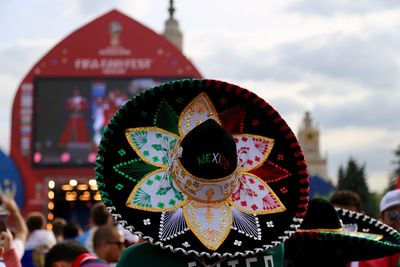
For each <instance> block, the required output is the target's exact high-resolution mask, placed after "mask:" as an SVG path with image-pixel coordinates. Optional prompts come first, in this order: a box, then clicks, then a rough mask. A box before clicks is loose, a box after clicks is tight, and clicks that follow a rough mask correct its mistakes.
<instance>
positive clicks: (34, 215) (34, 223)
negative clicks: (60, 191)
mask: <svg viewBox="0 0 400 267" xmlns="http://www.w3.org/2000/svg"><path fill="white" fill-rule="evenodd" d="M45 224H46V219H45V217H44V215H43V213H41V212H38V211H33V212H31V213H29V214H28V217H27V218H26V226H27V227H28V230H29V233H32V232H33V231H35V230H39V229H43V227H44V226H45Z"/></svg>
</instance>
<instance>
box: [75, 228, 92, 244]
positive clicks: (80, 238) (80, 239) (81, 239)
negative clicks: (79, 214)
mask: <svg viewBox="0 0 400 267" xmlns="http://www.w3.org/2000/svg"><path fill="white" fill-rule="evenodd" d="M89 236H90V231H89V230H88V231H85V232H83V233H82V234H81V235H80V236H78V237H76V238H75V240H76V241H78V242H79V243H81V244H85V243H86V240H87V239H88V237H89Z"/></svg>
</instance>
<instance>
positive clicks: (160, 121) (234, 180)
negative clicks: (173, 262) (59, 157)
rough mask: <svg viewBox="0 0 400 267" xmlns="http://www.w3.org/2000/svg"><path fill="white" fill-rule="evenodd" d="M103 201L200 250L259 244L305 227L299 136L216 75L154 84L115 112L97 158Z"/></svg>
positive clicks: (160, 236) (155, 236) (148, 229)
mask: <svg viewBox="0 0 400 267" xmlns="http://www.w3.org/2000/svg"><path fill="white" fill-rule="evenodd" d="M95 170H96V178H97V181H98V185H99V191H100V193H101V196H102V200H103V202H104V203H105V204H106V205H107V206H108V207H109V210H110V212H111V214H112V215H113V216H114V218H115V219H116V220H117V221H118V222H119V223H120V224H122V225H123V226H124V227H125V228H127V229H129V230H130V231H132V232H133V233H135V234H138V235H140V236H141V237H142V238H144V239H145V240H148V241H150V242H151V243H153V244H156V245H159V246H161V247H163V248H169V249H170V250H171V251H181V252H183V253H185V254H191V253H194V254H195V255H197V256H203V255H206V256H209V257H212V256H219V257H222V256H237V255H247V254H249V253H255V252H260V251H263V250H265V249H268V248H270V247H273V246H275V245H277V244H279V243H281V242H283V241H285V240H286V239H288V238H289V236H290V235H291V234H293V233H294V232H295V230H296V229H297V228H298V227H299V225H300V223H301V220H302V217H303V216H304V214H305V211H306V208H307V203H308V175H307V168H306V164H305V161H304V156H303V153H302V151H301V148H300V146H299V143H298V141H297V139H296V137H295V135H294V134H293V133H292V131H291V130H290V128H289V127H288V125H287V124H286V122H285V121H284V120H283V119H282V118H281V116H280V115H279V114H278V112H277V111H276V110H274V109H273V108H272V107H271V106H270V105H269V104H268V103H266V102H265V101H264V100H263V99H261V98H259V97H258V96H256V95H255V94H253V93H251V92H250V91H248V90H246V89H243V88H240V87H238V86H236V85H233V84H229V83H226V82H222V81H217V80H202V79H187V80H180V81H173V82H169V83H165V84H161V85H158V86H156V87H153V88H151V89H149V90H147V91H145V92H144V93H142V94H140V95H137V96H135V97H133V98H132V99H131V100H130V101H128V102H127V103H126V104H125V105H123V106H122V107H121V108H120V109H119V110H118V111H117V112H116V114H115V115H114V117H113V119H112V120H111V122H110V123H109V124H108V126H107V129H106V131H105V133H104V135H103V138H102V140H101V143H100V146H99V150H98V155H97V160H96V164H95Z"/></svg>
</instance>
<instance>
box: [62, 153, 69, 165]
mask: <svg viewBox="0 0 400 267" xmlns="http://www.w3.org/2000/svg"><path fill="white" fill-rule="evenodd" d="M60 160H61V162H63V163H67V162H68V161H70V160H71V154H69V153H68V152H64V153H62V154H61V156H60Z"/></svg>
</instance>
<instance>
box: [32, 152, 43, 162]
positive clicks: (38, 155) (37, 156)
mask: <svg viewBox="0 0 400 267" xmlns="http://www.w3.org/2000/svg"><path fill="white" fill-rule="evenodd" d="M33 161H34V162H35V163H39V162H41V161H42V154H41V153H40V152H36V153H35V154H33Z"/></svg>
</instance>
